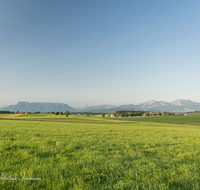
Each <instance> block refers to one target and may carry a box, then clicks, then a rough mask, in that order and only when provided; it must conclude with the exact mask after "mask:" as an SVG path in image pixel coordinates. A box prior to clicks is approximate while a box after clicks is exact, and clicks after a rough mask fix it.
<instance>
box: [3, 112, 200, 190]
mask: <svg viewBox="0 0 200 190" xmlns="http://www.w3.org/2000/svg"><path fill="white" fill-rule="evenodd" d="M0 118H1V119H0V161H1V165H0V173H3V174H2V175H1V176H0V177H1V180H0V188H1V189H9V190H10V189H20V190H21V189H55V190H59V189H123V190H125V189H130V190H133V189H152V190H154V189H180V190H182V189H199V188H200V187H199V186H200V177H199V173H200V128H199V126H200V117H199V115H194V114H191V115H188V116H184V117H151V118H150V117H130V118H129V117H128V118H108V117H104V118H102V117H99V116H89V117H87V116H76V115H70V116H69V117H68V118H66V117H65V116H63V115H61V116H55V115H52V114H31V115H15V114H13V115H3V114H2V115H0ZM23 173H25V176H26V178H27V179H28V178H29V179H28V180H21V179H22V178H23V175H24V174H23ZM9 176H10V179H12V180H8V179H9ZM33 178H38V179H39V178H40V179H41V180H32V179H33ZM4 179H7V180H4ZM14 179H15V180H14Z"/></svg>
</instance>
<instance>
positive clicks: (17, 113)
mask: <svg viewBox="0 0 200 190" xmlns="http://www.w3.org/2000/svg"><path fill="white" fill-rule="evenodd" d="M17 114H31V112H19V111H18V112H17Z"/></svg>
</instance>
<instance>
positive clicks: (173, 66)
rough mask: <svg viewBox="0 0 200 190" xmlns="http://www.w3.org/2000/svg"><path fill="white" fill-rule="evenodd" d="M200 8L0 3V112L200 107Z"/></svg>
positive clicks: (170, 0)
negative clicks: (173, 104) (47, 107)
mask: <svg viewBox="0 0 200 190" xmlns="http://www.w3.org/2000/svg"><path fill="white" fill-rule="evenodd" d="M199 10H200V1H199V0H193V1H186V0H177V1H174V0H167V1H160V0H151V1H149V0H143V1H139V0H137V1H136V0H125V1H119V0H101V1H94V0H84V1H82V0H73V1H71V0H68V1H64V0H63V1H62V0H60V1H55V0H54V1H52V0H42V1H41V0H34V1H27V0H17V1H15V0H8V1H0V107H2V106H4V105H10V104H16V103H17V102H18V101H28V102H60V103H66V104H68V105H70V106H78V105H84V104H89V105H96V104H118V105H120V104H131V103H133V104H139V103H141V102H144V101H147V100H149V99H154V100H157V101H159V100H164V101H173V100H175V99H191V100H193V101H197V102H200V88H199V83H200V24H199V19H200V11H199Z"/></svg>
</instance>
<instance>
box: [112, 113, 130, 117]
mask: <svg viewBox="0 0 200 190" xmlns="http://www.w3.org/2000/svg"><path fill="white" fill-rule="evenodd" d="M110 117H115V115H114V113H112V114H110ZM118 117H126V115H125V114H120V115H118Z"/></svg>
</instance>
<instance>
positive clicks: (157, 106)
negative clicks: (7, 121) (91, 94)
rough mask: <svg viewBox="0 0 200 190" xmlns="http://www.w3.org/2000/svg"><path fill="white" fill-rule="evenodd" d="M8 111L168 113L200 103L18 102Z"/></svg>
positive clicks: (181, 100)
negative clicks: (84, 103) (87, 103)
mask: <svg viewBox="0 0 200 190" xmlns="http://www.w3.org/2000/svg"><path fill="white" fill-rule="evenodd" d="M0 110H7V111H15V112H16V111H24V112H35V111H40V112H51V111H54V112H55V111H58V112H59V111H62V112H65V111H70V112H93V113H102V112H104V113H113V112H116V111H117V110H133V111H139V110H140V111H154V112H158V111H161V112H163V111H168V112H188V111H195V110H200V103H198V102H193V101H191V100H183V99H178V100H175V101H172V102H166V101H155V100H152V99H151V100H148V101H146V102H144V103H141V104H139V105H134V104H128V105H120V106H116V105H96V106H82V107H77V109H75V108H73V107H70V106H69V105H67V104H63V103H47V102H32V103H29V102H18V103H17V104H16V105H10V106H7V107H3V108H0Z"/></svg>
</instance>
